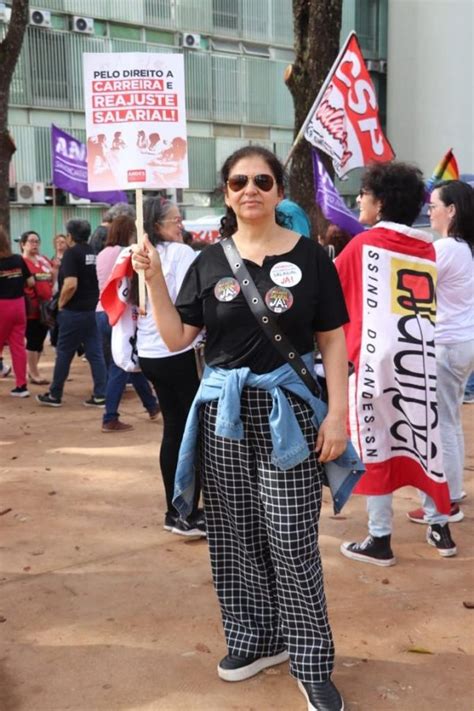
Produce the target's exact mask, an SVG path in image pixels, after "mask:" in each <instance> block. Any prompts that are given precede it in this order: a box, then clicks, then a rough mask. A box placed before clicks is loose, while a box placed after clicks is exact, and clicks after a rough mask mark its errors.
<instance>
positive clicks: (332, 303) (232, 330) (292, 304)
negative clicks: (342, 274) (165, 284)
mask: <svg viewBox="0 0 474 711" xmlns="http://www.w3.org/2000/svg"><path fill="white" fill-rule="evenodd" d="M245 264H246V266H247V269H248V270H249V273H250V276H251V277H252V279H253V280H254V282H255V285H256V287H257V289H258V291H259V292H260V294H261V295H262V297H264V298H265V302H266V304H267V306H268V307H269V308H270V310H271V311H273V312H274V314H275V315H276V318H277V321H278V323H279V325H280V327H281V329H282V331H283V332H284V333H285V334H286V336H287V337H288V339H289V340H290V342H291V343H292V344H293V346H294V347H295V349H296V350H297V351H298V353H300V354H301V355H303V354H304V353H309V352H310V351H312V350H313V347H314V341H313V335H314V333H315V331H330V330H332V329H334V328H338V327H339V326H342V325H343V324H344V323H346V322H347V321H348V320H349V318H348V315H347V310H346V305H345V302H344V296H343V294H342V289H341V285H340V283H339V277H338V275H337V272H336V269H335V267H334V265H333V264H332V262H331V260H330V259H329V258H328V256H327V254H326V253H325V251H324V250H323V249H322V248H321V247H320V246H319V245H318V244H316V242H313V240H311V239H306V238H305V237H300V239H299V240H298V242H297V243H296V245H295V246H294V247H293V249H292V250H290V251H289V252H286V253H285V254H279V255H277V256H268V257H265V260H264V262H263V265H262V266H261V267H260V266H259V265H258V264H255V263H254V262H251V261H250V260H247V259H246V260H245ZM176 308H177V309H178V311H179V313H180V316H181V320H182V321H183V323H187V324H190V325H192V326H199V327H201V326H205V327H206V329H207V340H206V348H205V359H206V363H208V365H211V366H218V367H221V368H241V367H244V366H247V367H249V368H250V369H251V370H252V371H253V372H254V373H267V372H270V371H271V370H274V369H275V368H278V367H280V366H281V365H283V364H284V363H285V360H284V359H283V358H282V357H281V356H280V355H279V353H278V352H277V350H276V349H275V348H273V347H272V345H271V344H270V342H269V340H268V338H267V337H266V336H265V334H264V332H263V331H262V329H261V328H260V326H259V325H258V323H257V321H256V319H255V317H254V315H253V314H252V312H251V311H250V309H249V307H248V305H247V302H246V301H245V298H244V296H243V295H242V293H241V292H240V287H239V284H238V282H237V281H236V280H235V278H234V277H233V274H232V270H231V268H230V266H229V263H228V261H227V258H226V256H225V254H224V250H223V248H222V245H221V244H220V243H219V244H214V245H212V246H210V247H208V248H207V249H205V250H204V251H203V252H202V253H201V254H200V256H199V257H198V258H197V259H196V260H195V261H194V262H193V263H192V265H191V266H190V268H189V270H188V272H187V274H186V276H185V278H184V282H183V284H182V287H181V290H180V292H179V294H178V298H177V301H176Z"/></svg>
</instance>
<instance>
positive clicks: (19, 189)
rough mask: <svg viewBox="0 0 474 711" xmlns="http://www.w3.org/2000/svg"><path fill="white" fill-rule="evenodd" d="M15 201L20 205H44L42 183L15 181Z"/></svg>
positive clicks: (44, 195) (44, 196) (44, 193)
mask: <svg viewBox="0 0 474 711" xmlns="http://www.w3.org/2000/svg"><path fill="white" fill-rule="evenodd" d="M15 202H18V203H20V204H21V205H44V204H45V202H46V191H45V186H44V183H17V184H16V189H15Z"/></svg>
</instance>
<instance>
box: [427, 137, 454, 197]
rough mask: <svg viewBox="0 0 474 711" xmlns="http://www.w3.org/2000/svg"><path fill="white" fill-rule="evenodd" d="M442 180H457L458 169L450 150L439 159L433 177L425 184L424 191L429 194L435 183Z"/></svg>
mask: <svg viewBox="0 0 474 711" xmlns="http://www.w3.org/2000/svg"><path fill="white" fill-rule="evenodd" d="M442 180H459V168H458V164H457V161H456V158H455V157H454V154H453V149H452V148H450V149H449V151H448V152H447V153H446V155H444V156H443V157H442V158H441V160H440V162H439V163H438V165H437V166H436V168H435V169H434V171H433V175H432V176H431V178H430V179H429V180H428V181H427V183H426V190H427V191H428V192H431V191H432V190H433V188H434V187H435V186H436V183H439V182H441V181H442Z"/></svg>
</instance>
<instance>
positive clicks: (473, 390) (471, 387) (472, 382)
mask: <svg viewBox="0 0 474 711" xmlns="http://www.w3.org/2000/svg"><path fill="white" fill-rule="evenodd" d="M464 395H474V370H473V371H472V373H471V375H470V376H469V377H468V379H467V383H466V387H465V390H464Z"/></svg>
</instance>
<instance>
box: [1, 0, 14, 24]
mask: <svg viewBox="0 0 474 711" xmlns="http://www.w3.org/2000/svg"><path fill="white" fill-rule="evenodd" d="M11 15H12V9H11V7H7V6H6V5H5V3H4V2H0V22H3V23H4V24H5V25H6V24H7V23H8V22H10V17H11Z"/></svg>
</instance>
